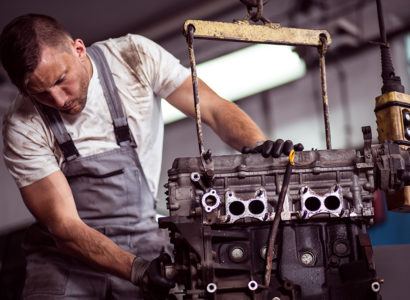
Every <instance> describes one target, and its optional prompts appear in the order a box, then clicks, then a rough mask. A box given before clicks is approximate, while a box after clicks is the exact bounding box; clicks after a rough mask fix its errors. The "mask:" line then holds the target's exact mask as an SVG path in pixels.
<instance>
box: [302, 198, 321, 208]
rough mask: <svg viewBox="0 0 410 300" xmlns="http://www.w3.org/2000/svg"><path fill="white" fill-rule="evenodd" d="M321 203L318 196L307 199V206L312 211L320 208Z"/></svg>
mask: <svg viewBox="0 0 410 300" xmlns="http://www.w3.org/2000/svg"><path fill="white" fill-rule="evenodd" d="M320 205H321V203H320V200H319V199H318V198H316V197H309V198H307V199H306V200H305V207H306V208H307V209H308V210H310V211H316V210H318V209H319V208H320Z"/></svg>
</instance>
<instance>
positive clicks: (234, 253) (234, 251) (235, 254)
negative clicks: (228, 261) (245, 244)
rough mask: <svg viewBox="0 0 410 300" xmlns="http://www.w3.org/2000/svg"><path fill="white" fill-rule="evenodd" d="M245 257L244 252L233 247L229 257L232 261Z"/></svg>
mask: <svg viewBox="0 0 410 300" xmlns="http://www.w3.org/2000/svg"><path fill="white" fill-rule="evenodd" d="M244 255H245V251H244V250H243V249H242V248H241V247H234V248H233V249H232V250H231V256H232V258H234V259H237V260H241V259H242V258H243V256H244Z"/></svg>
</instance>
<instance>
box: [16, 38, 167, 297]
mask: <svg viewBox="0 0 410 300" xmlns="http://www.w3.org/2000/svg"><path fill="white" fill-rule="evenodd" d="M87 53H88V54H89V55H90V57H91V58H92V59H93V61H94V63H95V65H96V66H97V70H94V71H97V72H98V77H99V80H100V83H101V85H102V87H103V92H104V96H105V98H106V101H107V104H108V107H109V111H110V114H111V117H112V120H113V124H114V132H115V135H116V139H117V143H118V145H119V146H120V147H119V148H116V149H113V150H110V151H106V152H103V153H99V154H95V155H90V156H87V157H81V156H80V155H79V153H78V151H77V149H76V147H75V145H74V143H73V141H72V139H71V137H70V135H69V134H68V132H67V130H66V128H65V126H64V124H63V121H62V119H61V116H60V115H59V113H58V112H57V111H55V110H54V109H52V108H49V107H46V106H43V105H41V104H36V105H38V108H40V111H41V112H42V116H43V118H44V119H45V120H46V121H47V123H48V124H49V126H50V127H51V129H52V131H53V133H54V135H55V138H56V140H57V142H58V144H59V146H60V148H61V150H62V151H63V153H64V157H65V161H64V163H63V165H62V167H61V170H62V172H63V173H64V175H65V176H66V178H67V181H68V183H69V184H70V187H71V190H72V193H73V196H74V200H75V204H76V207H77V210H78V214H79V215H80V217H81V219H82V220H83V221H84V222H85V223H86V224H87V225H88V226H90V227H92V228H94V229H96V230H98V231H99V232H101V233H103V234H105V235H106V236H107V237H109V238H110V239H111V240H113V241H114V242H115V243H116V244H117V245H119V246H120V247H121V248H123V249H125V250H127V251H129V252H131V253H133V254H135V255H137V256H140V257H143V258H145V259H148V260H151V259H153V258H155V257H157V256H158V255H159V253H160V251H161V249H162V248H163V247H164V246H165V247H170V244H169V241H168V238H167V237H166V233H165V231H163V230H161V229H159V228H158V225H157V223H156V222H155V219H154V217H155V199H154V196H153V195H152V193H151V191H150V189H149V187H148V184H147V180H146V178H145V175H144V172H143V170H142V168H141V164H140V162H139V159H138V156H137V153H136V151H135V148H136V145H135V143H134V141H133V139H132V136H131V134H130V130H129V127H128V123H127V120H126V118H125V117H124V113H123V111H122V107H121V102H120V98H119V95H118V91H117V89H116V86H115V84H114V80H113V78H112V74H111V72H110V70H109V67H108V64H107V61H106V59H105V57H104V54H103V52H102V50H101V49H100V48H98V46H95V45H94V46H92V47H90V48H88V49H87ZM23 247H24V249H25V251H26V258H27V268H26V270H27V275H26V282H25V286H24V290H23V299H142V296H141V294H140V291H139V288H138V287H136V286H134V285H133V284H132V283H131V282H129V281H127V280H123V279H120V278H118V277H116V276H112V275H109V274H106V273H101V272H97V271H95V270H93V269H92V268H91V267H88V266H87V265H85V264H84V263H81V262H79V261H78V260H76V259H75V258H73V257H70V256H68V255H66V254H63V253H61V252H60V251H59V250H58V249H57V248H56V246H55V242H54V240H53V238H52V237H51V235H50V233H49V232H48V231H47V229H45V228H44V227H42V226H41V225H40V224H38V223H36V224H34V225H32V226H31V227H30V228H29V230H28V232H27V234H26V238H25V241H24V243H23ZM168 250H169V249H168Z"/></svg>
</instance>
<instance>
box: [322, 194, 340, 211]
mask: <svg viewBox="0 0 410 300" xmlns="http://www.w3.org/2000/svg"><path fill="white" fill-rule="evenodd" d="M325 207H326V208H327V209H328V210H336V209H338V208H339V207H340V200H339V198H338V197H336V196H329V197H326V199H325Z"/></svg>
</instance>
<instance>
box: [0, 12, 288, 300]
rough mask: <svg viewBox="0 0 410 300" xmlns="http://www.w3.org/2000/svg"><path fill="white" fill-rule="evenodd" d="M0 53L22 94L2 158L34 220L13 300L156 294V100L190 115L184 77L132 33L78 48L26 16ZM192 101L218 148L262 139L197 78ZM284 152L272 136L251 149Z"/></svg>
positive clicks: (53, 26) (7, 127)
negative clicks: (21, 283)
mask: <svg viewBox="0 0 410 300" xmlns="http://www.w3.org/2000/svg"><path fill="white" fill-rule="evenodd" d="M0 56H1V61H2V64H3V66H4V68H5V69H6V71H7V73H8V75H9V77H10V79H11V81H12V82H13V84H15V85H16V87H17V88H18V89H19V91H20V95H19V96H18V97H17V99H16V100H15V101H14V102H13V104H12V106H11V108H10V110H9V112H8V113H7V114H6V116H5V118H4V126H3V131H4V133H3V135H4V146H5V147H4V149H5V150H4V158H5V161H6V165H7V167H8V168H9V170H10V173H11V174H12V176H13V177H14V179H15V180H16V183H17V185H18V187H19V189H20V192H21V195H22V198H23V200H24V202H25V204H26V206H27V207H28V209H29V210H30V212H31V213H32V214H33V215H34V216H35V218H36V219H37V221H38V223H36V224H35V225H33V226H32V227H31V228H30V229H29V231H28V233H27V235H26V239H25V242H24V248H25V251H26V254H27V277H26V283H25V288H24V291H23V299H62V298H64V299H71V298H81V297H82V298H85V299H100V298H101V299H105V298H110V299H111V298H113V299H136V298H137V297H144V298H146V299H148V298H152V299H162V298H164V297H165V296H166V294H167V293H168V290H169V288H170V287H172V285H173V283H172V282H171V281H169V280H167V279H166V278H164V277H163V275H161V272H160V269H159V268H160V265H161V264H163V263H168V262H169V260H170V259H169V256H167V255H166V254H164V253H161V251H162V249H164V247H165V248H166V247H167V241H166V238H165V237H164V234H163V233H162V232H160V231H159V229H158V227H157V224H156V223H155V221H154V215H155V209H154V206H155V199H154V196H153V195H155V193H156V189H157V185H158V177H159V171H160V162H161V156H160V155H161V150H162V149H161V147H162V135H163V124H162V122H161V115H160V98H161V97H162V98H165V99H166V100H167V101H168V102H170V103H171V104H172V105H174V106H175V107H177V108H178V109H180V110H181V111H182V112H184V113H185V114H187V115H189V116H194V110H193V104H192V103H193V101H192V86H191V82H190V80H191V79H190V76H189V72H188V70H186V69H185V68H184V67H182V66H181V65H180V64H179V62H178V61H177V60H176V59H175V58H174V57H172V56H171V55H170V54H169V53H168V52H166V51H165V50H164V49H162V48H161V47H160V46H158V45H156V44H155V43H153V42H152V41H149V40H147V39H145V38H143V37H141V36H136V35H127V36H125V37H121V38H117V39H110V40H107V41H103V42H99V43H97V44H95V45H93V46H92V47H90V48H89V49H86V47H85V45H84V43H83V41H82V40H80V39H73V38H72V37H71V36H70V34H69V33H68V32H67V31H66V30H65V29H64V28H63V27H62V26H61V25H60V24H59V23H58V22H56V21H55V20H54V19H52V18H50V17H48V16H43V15H33V14H31V15H25V16H21V17H18V18H16V19H14V20H13V21H12V22H10V23H9V24H8V25H7V26H6V27H5V29H4V30H3V32H2V34H1V37H0ZM199 94H200V97H201V113H202V118H203V121H204V122H205V123H206V124H208V125H209V126H210V127H211V128H212V129H213V130H214V131H215V132H216V133H217V134H218V135H219V136H220V137H221V138H222V139H223V140H224V141H225V142H226V143H228V144H229V145H231V146H232V147H234V148H235V149H237V150H239V149H242V148H243V147H247V148H246V151H248V152H249V151H251V150H250V149H251V148H252V146H253V145H255V143H257V142H258V141H265V140H266V138H265V136H264V135H263V133H262V132H261V130H260V129H259V128H258V127H257V125H256V124H255V123H254V122H253V121H252V120H251V119H250V118H249V117H248V116H247V115H246V114H245V113H244V112H242V111H241V110H240V109H239V108H238V107H237V106H235V105H234V104H232V103H231V102H229V101H226V100H224V99H222V98H220V97H219V96H218V95H216V94H215V93H214V92H213V91H212V90H211V89H210V88H209V87H208V86H206V84H205V83H203V82H202V81H200V80H199ZM226 120H229V122H226ZM291 148H292V144H291V142H290V141H287V142H285V143H284V142H283V141H281V140H278V141H277V142H276V143H273V142H271V141H267V142H265V143H264V144H263V145H262V146H260V147H257V148H256V150H254V151H259V152H261V151H262V152H263V155H265V156H267V155H270V154H272V153H273V155H275V156H278V155H280V153H281V152H289V151H290V149H291ZM140 287H142V291H141V289H140Z"/></svg>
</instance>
